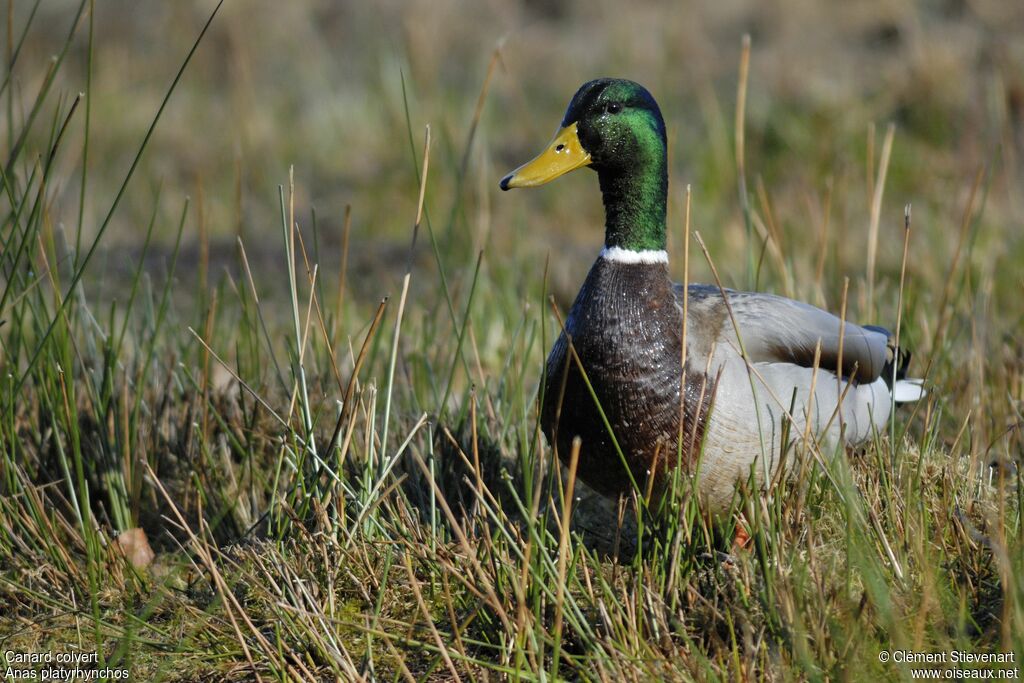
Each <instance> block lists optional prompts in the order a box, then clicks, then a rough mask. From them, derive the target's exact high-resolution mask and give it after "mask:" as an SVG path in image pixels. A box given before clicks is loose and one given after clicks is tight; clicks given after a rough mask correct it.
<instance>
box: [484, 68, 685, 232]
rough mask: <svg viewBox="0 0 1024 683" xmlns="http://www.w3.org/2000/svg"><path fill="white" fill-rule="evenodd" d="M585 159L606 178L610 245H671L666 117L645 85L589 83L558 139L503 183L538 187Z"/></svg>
mask: <svg viewBox="0 0 1024 683" xmlns="http://www.w3.org/2000/svg"><path fill="white" fill-rule="evenodd" d="M583 166H590V167H591V168H593V169H594V170H595V171H597V173H598V176H599V178H600V181H601V191H602V194H603V196H604V204H605V214H606V236H605V244H606V246H621V247H625V248H628V249H638V250H639V249H662V248H664V242H665V204H666V195H667V192H668V173H667V164H666V140H665V121H664V120H663V119H662V117H661V110H660V109H658V103H657V102H655V101H654V98H653V97H652V96H651V93H649V92H648V91H647V89H646V88H644V87H643V86H642V85H640V84H639V83H634V82H633V81H627V80H624V79H617V78H599V79H597V80H593V81H590V82H589V83H584V84H583V86H582V87H581V88H580V89H579V90H577V91H576V94H575V95H574V96H573V98H572V101H571V102H569V108H568V109H567V110H566V112H565V117H564V118H563V119H562V125H561V128H560V129H559V131H558V133H557V134H556V135H555V138H554V140H552V141H551V143H550V144H549V145H548V146H547V148H546V149H545V150H544V151H543V152H541V153H540V155H539V156H537V158H535V159H533V160H532V161H530V162H528V163H526V164H524V165H522V166H520V167H519V168H517V169H516V170H514V171H512V172H511V173H509V174H508V175H507V176H505V177H504V178H502V180H501V189H503V190H508V189H511V188H513V187H536V186H538V185H543V184H544V183H547V182H549V181H551V180H554V179H555V178H557V177H559V176H561V175H564V174H566V173H568V172H569V171H573V170H575V169H577V168H581V167H583Z"/></svg>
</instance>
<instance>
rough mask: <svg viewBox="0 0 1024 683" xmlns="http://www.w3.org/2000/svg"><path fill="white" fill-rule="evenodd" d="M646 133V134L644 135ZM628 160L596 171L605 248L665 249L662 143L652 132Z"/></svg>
mask: <svg viewBox="0 0 1024 683" xmlns="http://www.w3.org/2000/svg"><path fill="white" fill-rule="evenodd" d="M644 132H645V133H646V132H648V131H644ZM637 142H639V143H640V145H639V146H638V149H636V151H635V153H634V155H633V156H632V158H630V159H620V160H619V161H620V162H622V163H618V164H616V165H615V167H610V168H609V167H602V168H598V177H599V179H600V182H601V194H602V196H603V199H604V213H605V232H604V244H605V246H606V247H621V248H622V249H630V250H632V251H644V250H650V249H655V250H657V249H664V248H665V211H666V203H667V200H668V169H667V163H666V160H665V143H664V141H663V140H662V139H661V137H660V136H658V135H656V134H655V132H654V131H650V132H649V134H647V135H642V136H640V138H639V139H638V140H637Z"/></svg>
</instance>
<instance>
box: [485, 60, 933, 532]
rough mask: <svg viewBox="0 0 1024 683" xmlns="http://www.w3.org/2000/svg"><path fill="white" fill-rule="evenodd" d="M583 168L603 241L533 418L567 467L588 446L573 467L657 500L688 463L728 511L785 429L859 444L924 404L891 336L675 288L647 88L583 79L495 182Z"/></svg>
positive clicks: (790, 305) (785, 307)
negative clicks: (549, 134)
mask: <svg viewBox="0 0 1024 683" xmlns="http://www.w3.org/2000/svg"><path fill="white" fill-rule="evenodd" d="M584 166H587V167H590V168H592V169H593V170H595V171H597V177H598V181H599V182H600V186H601V194H602V196H603V200H604V209H605V228H604V232H605V238H604V248H603V249H602V250H601V252H600V254H599V255H598V257H597V260H596V261H595V262H594V265H593V266H592V267H591V269H590V273H589V274H588V275H587V278H586V281H585V282H584V283H583V287H582V288H581V289H580V292H579V294H578V295H577V296H576V300H575V302H574V303H573V305H572V308H571V309H570V311H569V314H568V316H567V317H566V319H565V323H564V330H563V332H562V333H561V335H560V336H559V337H558V340H557V341H556V342H555V344H554V347H553V348H552V349H551V353H550V355H549V356H548V360H547V371H546V373H545V378H546V379H545V381H544V383H543V386H542V388H541V389H542V390H541V392H540V394H541V406H540V419H541V426H542V429H543V431H544V434H545V435H546V437H547V439H548V442H549V443H550V444H552V445H553V446H554V447H555V448H556V450H557V451H558V453H559V455H560V457H561V458H562V460H563V462H567V461H568V458H569V454H570V452H571V451H572V442H573V439H574V438H575V437H577V436H578V437H580V440H581V447H580V452H579V460H578V470H577V473H578V476H579V477H580V478H581V479H582V480H583V481H585V482H586V483H587V484H589V485H590V486H591V487H592V488H594V489H596V490H597V491H599V492H601V493H604V494H606V495H608V496H616V495H618V494H622V493H627V492H629V491H630V490H632V489H634V487H635V488H636V489H637V490H639V491H641V492H643V491H645V490H656V491H660V492H664V490H665V486H666V484H667V482H669V481H670V480H671V479H670V477H669V475H670V474H671V472H672V471H673V468H674V467H675V466H678V465H679V464H681V465H682V466H684V467H686V468H687V469H686V471H687V472H688V473H690V474H694V475H696V477H697V489H698V492H699V498H700V500H701V503H702V505H703V506H705V508H706V510H708V511H709V512H711V513H719V512H723V511H725V510H726V509H728V507H729V506H730V504H731V501H732V499H733V495H734V492H735V490H736V486H737V482H739V481H740V480H746V479H747V478H748V477H749V476H751V474H753V476H754V477H755V478H756V479H757V481H758V482H759V483H763V482H765V481H768V480H769V478H770V477H771V476H772V475H773V474H774V473H775V472H776V470H777V468H778V466H779V463H780V460H781V458H780V453H781V452H782V451H783V449H782V445H783V444H782V441H783V437H784V435H785V434H789V435H790V440H798V439H799V438H800V435H802V434H805V433H807V434H809V435H811V436H813V437H816V438H817V439H819V441H820V443H822V444H823V445H824V446H825V449H828V448H830V447H831V448H832V449H833V450H835V448H836V447H837V446H839V445H840V444H857V443H859V442H862V441H864V440H866V439H867V438H869V437H870V436H871V435H872V434H873V433H875V432H877V431H878V430H879V429H881V428H882V427H883V426H884V425H885V424H886V422H887V420H888V419H889V415H890V410H891V409H892V405H893V403H894V402H904V401H912V400H917V399H918V398H920V397H921V396H922V395H923V393H924V392H923V389H922V388H921V382H920V381H919V380H907V379H905V378H904V375H905V367H906V363H907V361H908V360H909V354H907V353H906V352H901V351H899V350H898V349H897V348H896V347H895V345H894V343H893V339H892V335H891V334H890V333H889V332H888V331H887V330H885V329H884V328H880V327H871V326H859V325H855V324H853V323H851V322H846V323H845V324H844V323H843V321H841V320H840V318H838V317H836V316H834V315H832V314H831V313H828V312H826V311H823V310H821V309H818V308H816V307H814V306H811V305H808V304H804V303H800V302H797V301H793V300H790V299H787V298H783V297H780V296H775V295H772V294H761V293H751V292H739V291H732V290H728V289H723V288H720V287H718V286H711V285H703V284H689V285H686V286H681V285H678V284H674V283H673V282H672V280H671V279H670V277H669V271H668V253H667V252H666V250H665V239H666V223H665V214H666V200H667V192H668V168H667V160H666V138H665V123H664V120H663V119H662V116H661V111H660V110H659V108H658V104H657V103H656V102H655V101H654V98H653V97H652V96H651V94H650V93H649V92H648V91H647V90H646V89H645V88H644V87H643V86H641V85H639V84H638V83H634V82H632V81H627V80H620V79H609V78H602V79H598V80H594V81H590V82H589V83H585V84H584V85H583V86H582V87H581V88H580V89H579V90H578V91H577V92H576V94H575V95H574V96H573V98H572V101H571V102H570V103H569V107H568V109H567V110H566V112H565V117H564V118H563V119H562V123H561V126H560V128H559V130H558V132H557V134H556V135H555V138H554V140H552V141H551V143H550V144H549V145H548V147H547V148H546V149H545V150H544V151H543V152H542V153H541V154H540V155H539V156H538V157H536V158H535V159H533V160H532V161H530V162H528V163H526V164H524V165H523V166H520V167H519V168H517V169H516V170H514V171H513V172H511V173H509V174H508V175H507V176H505V177H504V178H503V179H502V180H501V189H502V190H509V189H511V188H515V187H534V186H538V185H543V184H544V183H547V182H548V181H551V180H554V179H555V178H557V177H559V176H561V175H563V174H565V173H568V172H569V171H572V170H574V169H577V168H582V167H584ZM684 296H685V297H686V298H687V303H686V336H685V340H686V354H685V364H684V361H683V358H684V355H683V353H682V344H683V339H684V337H683V310H684V308H683V300H684ZM741 342H742V345H741ZM819 345H820V351H818V352H816V350H817V349H818V346H819ZM816 355H817V357H818V367H817V368H815V357H816ZM577 358H578V361H577ZM580 366H582V368H583V369H584V371H585V376H584V373H581V372H580ZM588 381H589V385H590V387H589V388H588V386H587V384H588ZM591 389H592V391H593V394H592V393H591ZM595 398H596V399H597V401H595V400H594V399H595ZM598 404H599V405H600V409H599V408H598ZM602 413H603V415H602ZM808 420H809V421H810V425H809V428H808V424H807V422H808ZM609 427H610V428H611V429H610V430H609ZM805 430H806V431H805ZM612 435H614V439H613V436H612ZM616 442H617V445H618V448H616ZM680 456H681V458H680ZM649 486H650V487H652V489H647V487H649Z"/></svg>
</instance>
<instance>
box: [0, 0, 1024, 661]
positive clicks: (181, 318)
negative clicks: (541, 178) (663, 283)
mask: <svg viewBox="0 0 1024 683" xmlns="http://www.w3.org/2000/svg"><path fill="white" fill-rule="evenodd" d="M375 5H376V3H373V4H371V3H338V4H335V3H329V2H313V1H312V0H310V1H309V2H303V3H298V2H296V3H279V2H272V1H271V0H251V1H249V2H241V1H239V0H228V1H227V2H226V3H225V4H224V5H223V7H220V8H219V11H215V3H213V2H210V1H198V0H197V1H196V2H175V3H169V2H168V3H160V2H138V1H137V0H117V1H114V0H104V1H103V2H96V3H95V5H94V3H93V2H92V0H74V1H72V0H42V1H40V2H34V1H33V0H23V1H22V2H14V0H10V1H9V2H8V3H7V8H8V11H7V13H6V18H5V19H4V20H3V22H2V23H3V24H4V25H5V27H6V35H5V37H4V38H3V40H0V43H3V45H4V50H5V51H4V57H3V62H4V64H5V65H6V66H5V68H4V69H3V76H2V79H0V163H3V169H2V170H3V176H2V177H3V198H2V199H0V212H2V213H4V216H5V218H4V221H3V224H2V229H0V364H2V369H3V372H2V373H0V655H2V656H3V658H4V660H5V661H0V678H3V677H7V678H9V679H11V680H15V678H14V677H15V676H16V675H18V672H22V673H24V672H30V671H31V670H32V669H33V667H35V668H36V669H39V668H40V667H45V666H48V665H46V664H42V663H36V664H32V663H24V662H20V661H19V660H18V657H19V656H20V655H23V654H26V653H32V652H37V653H51V654H52V657H53V658H54V659H56V658H57V656H58V653H63V654H61V656H62V657H68V656H71V655H70V654H69V653H77V654H78V656H82V657H84V658H85V659H84V660H83V661H84V662H85V663H83V664H82V665H81V667H83V668H88V667H100V668H108V669H110V670H111V672H112V675H111V676H110V680H114V679H115V677H116V675H117V672H128V674H129V675H130V677H131V679H132V680H138V681H161V680H162V681H178V680H185V681H188V680H197V681H198V680H204V681H210V680H227V681H236V680H265V681H270V680H296V681H298V680H325V681H333V680H343V681H349V680H472V681H484V680H503V679H513V680H528V681H529V680H542V679H543V680H556V679H569V680H610V681H619V680H637V681H641V680H691V679H697V680H706V679H716V680H717V679H724V680H734V679H753V678H756V679H767V680H837V679H843V680H865V679H869V680H872V679H873V680H903V679H909V678H910V677H911V676H912V675H913V672H912V669H914V668H916V667H915V666H912V665H910V664H905V663H901V662H900V661H899V660H900V659H902V658H903V656H902V655H901V654H899V653H902V652H904V651H907V652H913V653H950V652H964V653H971V654H973V655H981V654H984V653H992V654H1001V655H1002V656H1004V657H1009V656H1012V657H1013V659H1014V662H1013V663H1011V664H1006V663H991V662H990V663H978V662H973V663H967V664H953V663H950V661H951V659H950V655H948V654H947V660H946V661H947V664H945V665H941V664H940V665H938V670H939V675H940V676H943V677H947V678H949V677H954V676H955V677H984V676H986V675H990V673H991V675H993V676H996V677H1000V676H1001V677H1006V676H1011V677H1012V675H1013V674H1016V675H1017V676H1019V670H1020V669H1019V667H1020V662H1021V661H1022V658H1024V528H1022V512H1024V491H1022V488H1021V483H1022V482H1021V478H1022V471H1021V464H1022V456H1024V436H1022V428H1024V339H1022V336H1021V331H1022V329H1024V6H1022V5H1020V4H1019V3H1014V2H1001V1H997V0H941V1H940V0H935V1H934V2H923V3H918V4H911V3H906V4H902V5H898V6H897V5H895V4H893V3H889V2H884V1H882V0H863V1H861V2H856V3H812V2H808V1H806V0H779V1H778V2H774V3H749V4H748V3H743V2H738V1H732V0H729V1H725V2H719V3H714V5H713V6H708V7H703V8H697V7H693V8H690V9H685V8H680V7H676V6H674V5H669V4H667V3H666V4H659V3H642V4H639V6H638V7H635V8H632V9H630V10H629V11H628V12H626V11H625V10H624V9H623V7H624V5H622V4H621V3H616V2H612V1H611V0H600V1H594V2H583V1H582V0H581V1H579V2H573V3H567V4H561V3H556V2H549V1H547V0H530V1H527V2H522V3H515V2H512V3H460V2H456V1H455V0H440V1H438V2H428V1H427V0H413V1H411V2H409V3H381V6H375ZM744 35H748V36H749V37H750V43H749V44H750V51H749V53H748V54H749V69H747V68H742V65H743V64H745V63H746V62H745V58H744V54H745V53H744V47H743V46H744V40H743V36H744ZM602 75H614V76H622V77H628V78H632V79H635V80H637V81H640V82H642V83H644V84H645V85H646V86H648V87H649V88H650V89H651V91H652V92H653V93H654V95H655V96H656V97H657V98H658V100H659V103H660V104H661V107H662V111H663V112H664V113H665V117H666V121H667V125H668V131H669V146H670V168H671V171H670V172H671V178H672V185H671V188H670V193H671V202H670V207H669V217H670V226H671V227H670V236H669V243H670V244H669V246H670V253H671V254H672V257H673V263H672V266H671V268H672V272H673V274H674V275H675V276H676V278H677V279H679V278H682V276H683V258H682V255H683V249H684V241H685V240H684V236H685V234H686V232H685V225H686V222H685V214H686V208H687V199H686V197H687V194H686V188H687V187H688V186H689V187H690V191H691V195H690V226H691V229H692V231H693V232H694V233H695V234H697V233H699V235H700V236H701V238H702V239H703V240H704V242H705V243H706V244H707V247H708V253H709V257H710V259H712V260H713V262H714V264H715V266H716V267H717V270H718V272H719V273H720V274H721V275H722V278H723V280H724V284H725V285H726V286H733V287H739V288H756V289H760V290H765V291H774V292H778V293H781V294H786V295H789V296H793V297H795V298H799V299H803V300H806V301H809V302H811V303H814V304H817V305H819V306H823V307H826V308H829V309H830V310H833V311H836V312H838V311H839V309H840V307H841V306H843V304H844V303H845V305H846V309H847V312H848V317H849V318H851V319H853V320H857V321H860V322H871V323H878V324H882V325H886V326H892V327H894V326H896V325H897V323H898V325H899V330H900V338H901V341H902V342H903V343H904V344H906V345H907V346H910V347H912V348H913V350H914V360H913V365H912V367H911V372H912V374H914V375H917V376H924V377H926V378H927V387H928V390H929V395H928V397H927V399H926V400H925V401H923V402H921V403H919V404H915V405H912V406H908V407H904V408H902V409H901V410H900V411H899V412H898V413H897V414H896V416H895V419H894V420H893V424H892V425H891V428H890V429H889V430H887V432H886V433H884V434H878V435H877V437H876V438H875V439H874V440H873V441H872V443H871V444H870V445H869V446H868V447H866V448H864V449H862V450H858V451H851V452H849V453H847V454H842V453H840V454H837V457H833V458H830V459H828V461H827V466H824V467H823V466H819V465H817V464H814V461H813V460H812V459H811V457H810V454H809V453H805V452H803V450H804V449H802V448H796V449H795V450H794V451H793V452H792V454H791V457H793V458H795V459H796V460H795V462H796V463H797V464H798V466H796V467H794V474H793V476H792V477H791V478H788V479H783V480H780V481H777V482H775V483H774V484H773V486H772V487H771V488H770V489H768V490H765V491H745V492H744V494H743V495H741V496H740V497H739V498H738V500H737V502H736V509H737V510H738V511H742V512H743V514H744V516H745V518H746V519H747V520H748V521H749V522H750V524H749V526H750V532H751V536H752V541H753V542H752V544H751V545H750V548H749V549H748V550H740V551H734V549H733V548H732V546H731V543H730V540H731V537H732V529H731V525H732V521H730V520H722V521H720V522H716V523H710V522H709V521H707V520H706V519H704V518H703V517H702V516H701V515H700V511H699V509H697V506H696V504H695V502H694V501H693V500H692V499H691V498H690V497H689V496H688V495H687V494H686V492H680V495H679V498H678V500H676V501H674V502H675V504H676V505H677V506H678V510H676V511H675V512H674V514H672V515H669V516H668V521H666V520H665V518H664V517H659V518H654V517H652V516H651V515H649V514H647V513H646V512H641V513H640V514H636V513H635V510H636V508H637V507H639V508H641V510H643V509H644V506H643V505H642V504H639V503H637V501H635V500H634V501H621V502H620V504H619V505H616V504H614V503H612V502H609V501H604V500H601V499H599V498H598V497H596V496H595V495H593V494H592V493H590V492H589V491H587V490H586V489H585V487H584V485H583V484H578V483H575V482H574V481H573V478H572V477H571V476H568V473H567V472H565V471H564V470H563V469H560V468H559V467H558V466H556V465H554V464H553V462H552V460H553V455H552V453H551V450H550V449H549V447H548V445H547V444H546V442H545V440H544V437H543V436H542V435H541V434H540V432H539V429H538V425H537V414H536V413H537V410H536V405H535V397H536V391H537V385H538V381H539V378H540V373H541V368H542V363H543V359H544V357H545V356H546V353H547V349H548V348H549V347H550V345H551V343H552V341H553V339H554V337H555V335H556V334H557V331H558V323H557V317H556V315H555V312H554V311H555V310H557V311H558V312H559V315H564V312H565V310H566V309H567V308H568V306H569V304H570V303H571V300H572V297H573V296H574V294H575V292H576V289H577V288H578V286H579V284H580V282H581V281H582V278H583V276H584V274H585V272H586V270H587V268H589V266H590V264H591V263H592V261H593V258H594V256H595V254H596V252H597V250H598V249H599V246H600V241H601V225H602V213H601V203H600V196H599V193H598V190H597V183H596V182H595V178H594V177H593V174H590V173H585V172H580V173H575V174H572V175H571V176H568V177H566V178H564V179H562V180H560V181H559V183H558V184H557V185H553V186H551V187H548V188H544V189H541V190H538V191H533V192H517V193H513V194H511V195H504V194H502V193H500V191H499V190H498V184H497V183H498V180H499V178H500V177H501V176H502V175H503V174H504V173H505V172H506V171H508V170H510V169H511V168H512V167H514V166H516V165H517V164H519V163H520V162H522V161H524V160H526V159H528V158H529V157H530V156H532V154H533V153H535V152H537V151H539V150H540V148H541V146H542V145H543V144H544V143H546V142H547V141H548V139H549V136H550V134H551V133H552V131H553V130H554V129H555V127H556V124H557V123H558V121H559V120H560V118H561V115H562V112H563V110H564V107H565V105H566V103H567V101H568V99H569V97H570V96H571V95H572V93H573V92H574V91H575V89H576V87H577V86H578V85H579V84H580V83H582V82H583V81H585V80H589V79H590V78H594V77H597V76H602ZM907 205H912V213H911V220H910V222H909V230H908V229H907V228H906V227H905V219H904V215H905V213H904V212H905V207H906V206H907ZM905 240H906V244H907V249H906V251H904V244H905ZM694 245H695V243H694ZM904 254H906V258H905V259H904ZM689 273H690V275H691V279H693V280H698V281H709V280H710V279H711V269H710V265H709V262H708V259H706V258H705V256H704V254H703V253H701V251H700V250H699V249H697V248H696V247H695V246H694V248H693V249H692V250H691V254H690V264H689ZM901 283H902V284H901ZM93 653H95V660H94V661H93V660H92V659H91V658H92V657H93ZM886 657H889V659H888V660H886V659H885V658H886ZM49 666H53V665H52V664H51V665H49ZM74 666H76V665H74V664H66V665H65V669H66V670H71V669H73V668H74Z"/></svg>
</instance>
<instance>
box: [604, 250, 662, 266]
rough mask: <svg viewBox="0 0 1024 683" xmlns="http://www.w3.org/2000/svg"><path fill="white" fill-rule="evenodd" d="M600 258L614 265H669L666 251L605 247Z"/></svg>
mask: <svg viewBox="0 0 1024 683" xmlns="http://www.w3.org/2000/svg"><path fill="white" fill-rule="evenodd" d="M600 256H601V258H603V259H604V260H605V261H611V262H613V263H668V252H667V251H665V250H664V249H644V250H642V251H634V250H633V249H623V248H622V247H605V248H604V249H602V250H601V255H600Z"/></svg>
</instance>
